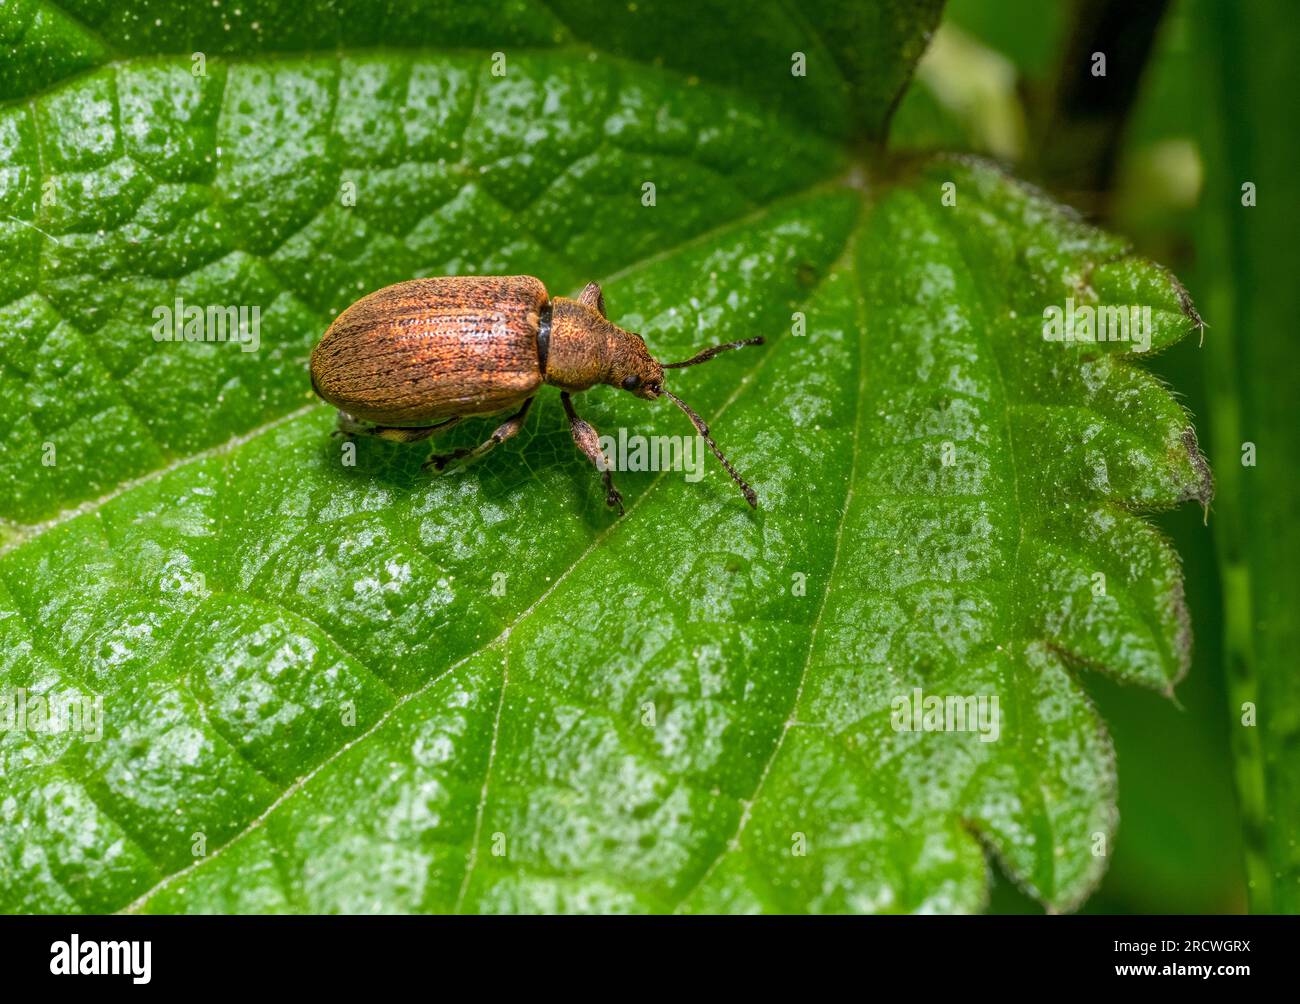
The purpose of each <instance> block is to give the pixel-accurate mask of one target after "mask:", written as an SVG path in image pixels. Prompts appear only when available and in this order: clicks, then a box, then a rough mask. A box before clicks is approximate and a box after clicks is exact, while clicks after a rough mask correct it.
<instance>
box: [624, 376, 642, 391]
mask: <svg viewBox="0 0 1300 1004" xmlns="http://www.w3.org/2000/svg"><path fill="white" fill-rule="evenodd" d="M640 386H641V378H640V377H639V376H637V375H636V374H635V373H631V374H629V375H628V376H625V377H624V378H623V389H624V390H636V389H637V388H638V387H640Z"/></svg>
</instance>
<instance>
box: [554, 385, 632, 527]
mask: <svg viewBox="0 0 1300 1004" xmlns="http://www.w3.org/2000/svg"><path fill="white" fill-rule="evenodd" d="M560 400H561V401H562V402H564V413H565V414H566V415H568V416H569V431H570V432H571V433H573V441H574V442H575V443H577V444H578V449H580V450H581V451H582V452H583V453H585V454H586V455H587V459H588V460H590V461H591V462H592V463H593V464H595V465H596V470H598V471H600V479H601V480H602V481H603V482H605V504H606V505H607V506H609V507H610V508H611V509H612V508H613V507H614V506H618V514H619V515H620V516H622V515H623V496H622V495H620V494H619V491H618V489H617V488H615V487H614V479H613V478H612V477H610V473H609V458H608V457H606V456H605V453H604V451H603V450H601V448H600V436H599V435H598V434H597V433H596V430H595V428H594V427H593V426H592V425H591V423H590V422H588V421H586V420H585V419H582V418H579V417H578V413H577V412H576V411H574V410H573V402H572V401H571V400H570V399H569V393H568V391H561V392H560Z"/></svg>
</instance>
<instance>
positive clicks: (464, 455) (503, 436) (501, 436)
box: [422, 397, 533, 471]
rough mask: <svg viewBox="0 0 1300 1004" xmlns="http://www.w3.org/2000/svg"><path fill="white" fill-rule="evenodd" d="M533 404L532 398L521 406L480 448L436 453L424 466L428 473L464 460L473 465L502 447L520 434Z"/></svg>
mask: <svg viewBox="0 0 1300 1004" xmlns="http://www.w3.org/2000/svg"><path fill="white" fill-rule="evenodd" d="M532 403H533V399H532V398H531V397H530V398H529V399H528V400H526V401H525V402H524V403H523V404H522V405H520V406H519V410H518V411H517V412H515V413H514V414H513V415H511V416H510V417H509V418H507V419H506V420H505V421H504V422H502V423H501V424H500V425H498V426H497V431H496V432H494V433H492V435H491V436H489V437H488V438H487V439H485V440H484V441H483V442H481V443H479V444H478V446H476V447H474V448H473V449H472V450H466V449H463V448H462V449H459V450H454V451H452V452H451V453H435V454H434V455H433V456H432V457H430V458H429V459H428V460H426V461H425V462H424V464H423V465H422V466H423V467H424V469H425V470H426V471H427V470H428V469H429V468H430V467H432V468H433V469H434V470H438V471H440V470H442V469H443V468H444V467H446V466H447V465H448V464H449V463H451V462H452V461H453V460H464V461H465V462H466V463H471V462H472V461H475V460H477V459H478V458H479V457H481V456H483V455H484V454H486V453H490V452H492V450H494V449H495V448H496V447H498V446H500V445H501V444H502V443H504V442H505V441H506V440H507V439H510V438H512V437H514V436H517V435H518V434H519V430H520V429H522V428H523V427H524V419H525V418H527V417H528V409H529V408H530V407H531V406H532Z"/></svg>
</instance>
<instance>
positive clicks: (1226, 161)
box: [890, 0, 1300, 913]
mask: <svg viewBox="0 0 1300 1004" xmlns="http://www.w3.org/2000/svg"><path fill="white" fill-rule="evenodd" d="M1288 8H1290V9H1288ZM1297 15H1300V10H1298V9H1295V8H1294V7H1293V5H1290V4H1284V3H1271V2H1269V0H1181V2H1180V0H1169V2H1164V0H949V4H948V7H947V9H946V12H945V15H944V20H943V23H942V24H941V27H940V30H939V32H938V33H937V34H936V36H935V38H934V39H933V41H932V43H931V46H930V48H929V50H928V52H927V54H926V56H925V58H924V59H923V60H922V62H921V64H920V66H919V67H918V70H917V75H916V80H915V81H914V83H913V85H912V87H911V88H910V89H909V91H908V92H907V94H906V95H905V96H904V98H903V100H902V102H901V103H900V106H899V108H898V111H897V114H896V117H895V120H894V124H893V128H892V133H891V140H890V145H891V146H892V147H893V148H895V149H911V148H917V149H924V148H930V147H936V148H962V149H967V150H972V151H975V152H979V153H982V154H985V155H988V156H992V157H994V158H996V159H998V160H1001V161H1003V162H1004V163H1006V164H1007V165H1008V166H1009V167H1011V168H1012V169H1013V170H1014V171H1015V172H1016V173H1017V174H1019V175H1020V176H1022V177H1025V178H1027V179H1029V180H1031V181H1033V182H1034V183H1036V184H1038V185H1040V186H1042V187H1044V188H1046V189H1047V190H1049V191H1050V192H1052V193H1053V194H1054V195H1055V196H1056V197H1057V198H1059V199H1061V200H1062V201H1064V202H1066V203H1068V204H1070V205H1072V206H1074V207H1075V208H1076V209H1078V210H1079V211H1080V212H1081V213H1082V214H1083V215H1084V216H1085V217H1086V218H1088V219H1090V220H1092V221H1093V222H1095V223H1097V224H1098V225H1100V226H1103V227H1105V228H1107V229H1110V230H1112V231H1115V232H1118V233H1120V234H1123V235H1125V236H1127V237H1128V238H1129V239H1130V240H1131V241H1132V242H1133V244H1134V245H1135V247H1136V248H1137V250H1138V251H1140V252H1141V253H1143V254H1145V255H1147V256H1149V257H1151V258H1153V259H1155V260H1156V261H1159V262H1161V263H1162V264H1164V265H1166V266H1168V267H1169V268H1170V269H1172V270H1173V272H1174V273H1175V274H1176V275H1178V276H1179V277H1180V279H1182V281H1183V282H1184V283H1185V285H1186V286H1187V287H1188V289H1189V291H1190V293H1191V295H1192V297H1193V299H1194V301H1195V302H1196V304H1197V306H1198V308H1199V310H1200V313H1201V314H1202V316H1203V317H1204V318H1205V320H1206V321H1207V324H1208V327H1207V329H1206V335H1205V339H1204V342H1203V344H1200V345H1198V344H1197V343H1196V341H1194V340H1189V341H1186V342H1184V343H1182V344H1181V345H1179V346H1177V347H1176V348H1175V349H1174V350H1171V351H1170V352H1168V353H1166V354H1165V355H1163V356H1160V357H1157V358H1156V359H1154V360H1152V362H1151V364H1150V365H1151V367H1152V369H1153V370H1154V371H1155V372H1157V373H1158V374H1159V375H1160V376H1162V377H1163V378H1164V379H1165V380H1167V381H1168V383H1169V384H1170V385H1171V386H1172V387H1173V388H1174V389H1175V391H1176V392H1177V393H1178V394H1179V395H1180V397H1181V399H1182V400H1183V403H1184V404H1185V405H1186V407H1187V408H1188V409H1189V410H1190V411H1191V413H1192V414H1193V416H1194V417H1195V420H1196V427H1197V432H1198V435H1199V437H1200V441H1201V444H1202V448H1203V449H1204V450H1205V451H1206V453H1207V454H1208V455H1209V456H1210V459H1211V463H1212V465H1213V467H1214V471H1215V479H1216V498H1215V501H1214V504H1213V505H1212V506H1211V508H1210V510H1209V512H1208V513H1202V512H1201V511H1199V510H1198V509H1196V508H1194V507H1192V508H1189V507H1182V508H1179V509H1177V510H1174V511H1172V512H1168V513H1164V514H1160V515H1158V516H1157V517H1155V519H1156V522H1157V523H1158V525H1159V526H1160V527H1161V528H1162V529H1163V530H1164V532H1165V533H1166V534H1168V535H1169V536H1170V537H1171V538H1172V540H1173V541H1174V543H1175V545H1176V547H1177V549H1178V552H1179V554H1180V555H1181V556H1182V559H1183V565H1184V573H1185V578H1186V590H1187V603H1188V607H1189V609H1190V612H1191V617H1192V625H1193V630H1194V637H1195V648H1194V656H1193V662H1192V667H1191V670H1190V672H1189V673H1188V676H1187V678H1186V679H1185V680H1184V681H1183V682H1182V684H1180V685H1179V687H1178V690H1177V698H1176V701H1175V702H1170V701H1168V700H1166V699H1164V698H1162V697H1160V696H1158V695H1155V694H1151V693H1146V692H1142V691H1138V690H1136V689H1132V688H1123V687H1120V686H1117V685H1115V684H1113V683H1111V682H1110V681H1108V680H1105V679H1102V678H1100V677H1098V676H1096V675H1092V676H1089V677H1088V678H1087V679H1086V680H1085V685H1086V686H1087V687H1088V688H1089V690H1090V692H1091V693H1092V695H1093V697H1094V699H1095V701H1096V702H1097V704H1098V706H1099V708H1100V710H1101V712H1102V714H1103V716H1104V718H1105V719H1106V721H1107V722H1108V723H1109V726H1110V729H1111V733H1112V735H1113V737H1114V741H1115V746H1116V752H1117V756H1118V762H1119V785H1120V787H1119V807H1120V827H1119V833H1118V837H1117V839H1116V842H1115V846H1114V847H1113V848H1112V849H1111V862H1110V868H1109V871H1108V873H1107V876H1106V878H1105V880H1104V882H1103V883H1102V885H1101V887H1100V889H1099V890H1098V891H1097V893H1096V894H1095V895H1094V896H1093V897H1092V899H1091V900H1090V901H1089V903H1088V904H1087V906H1086V907H1085V912H1090V913H1238V912H1244V911H1246V910H1248V909H1249V910H1254V911H1258V912H1294V911H1295V910H1297V909H1298V908H1300V893H1298V892H1297V888H1298V885H1297V882H1298V879H1300V853H1298V852H1297V848H1296V831H1297V822H1300V820H1298V818H1297V817H1298V816H1300V783H1298V782H1297V776H1298V775H1300V683H1297V680H1298V679H1300V673H1297V672H1296V671H1295V670H1294V669H1293V668H1292V666H1291V665H1290V664H1289V663H1288V661H1287V660H1288V658H1289V656H1290V653H1293V652H1296V651H1300V637H1297V620H1298V617H1297V607H1298V606H1300V602H1297V595H1296V593H1297V585H1296V583H1297V581H1300V574H1297V572H1296V557H1297V551H1300V541H1298V540H1297V529H1296V527H1297V525H1300V511H1298V509H1297V501H1296V494H1295V492H1294V490H1293V487H1292V486H1293V484H1294V480H1295V478H1294V473H1293V465H1292V460H1293V458H1296V457H1297V456H1300V443H1297V442H1296V439H1297V437H1298V436H1300V432H1298V431H1297V430H1300V417H1298V415H1297V408H1296V402H1297V401H1300V381H1298V380H1297V367H1296V365H1295V361H1294V358H1293V356H1292V353H1291V344H1292V342H1293V341H1294V339H1295V330H1296V321H1295V318H1297V317H1300V304H1298V303H1297V288H1300V283H1298V282H1297V278H1298V276H1300V261H1298V258H1300V256H1298V255H1297V251H1296V246H1297V242H1296V237H1295V233H1294V227H1295V224H1296V223H1297V214H1296V212H1295V207H1296V200H1295V196H1294V194H1293V189H1292V184H1293V183H1292V181H1291V179H1290V177H1289V174H1290V173H1291V168H1292V167H1293V166H1294V165H1296V164H1297V163H1300V151H1297V150H1296V146H1297V139H1296V135H1297V130H1296V128H1295V122H1294V121H1293V120H1294V112H1293V111H1292V106H1294V105H1295V104H1296V103H1297V98H1296V94H1297V90H1298V88H1297V83H1298V81H1297V79H1296V74H1295V71H1294V68H1293V65H1292V57H1293V56H1294V54H1295V53H1296V52H1297V51H1300V48H1298V47H1297V46H1296V45H1295V42H1296V36H1297V34H1300V33H1298V32H1297V30H1296V28H1295V26H1294V23H1295V22H1296V20H1297ZM1097 52H1101V53H1104V54H1105V57H1106V75H1105V78H1098V77H1096V76H1095V75H1094V74H1093V72H1092V71H1093V67H1094V65H1095V55H1094V54H1095V53H1097ZM1247 181H1249V182H1251V183H1252V184H1253V185H1254V186H1255V195H1256V199H1257V200H1258V202H1257V204H1256V205H1255V206H1244V205H1243V204H1242V185H1243V184H1244V183H1245V182H1247ZM1247 441H1249V442H1254V443H1255V444H1256V450H1257V463H1256V466H1255V467H1245V466H1243V465H1242V462H1241V448H1242V443H1243V442H1247ZM1246 701H1250V702H1252V703H1253V704H1255V705H1256V706H1257V713H1258V721H1259V724H1258V725H1257V726H1256V727H1254V728H1250V727H1246V726H1243V725H1242V723H1241V717H1242V712H1241V708H1242V706H1243V703H1244V702H1246ZM992 907H993V910H994V911H995V912H1038V911H1039V910H1040V909H1041V908H1039V907H1038V906H1037V905H1036V904H1035V903H1033V901H1031V900H1030V899H1029V898H1028V897H1025V896H1023V895H1022V894H1021V893H1020V892H1019V891H1018V890H1017V889H1015V888H1014V887H1013V886H1012V885H1010V884H1009V883H1008V882H1007V881H1006V880H1005V878H1003V877H1002V876H999V878H998V881H997V884H996V886H995V890H994V895H993V903H992Z"/></svg>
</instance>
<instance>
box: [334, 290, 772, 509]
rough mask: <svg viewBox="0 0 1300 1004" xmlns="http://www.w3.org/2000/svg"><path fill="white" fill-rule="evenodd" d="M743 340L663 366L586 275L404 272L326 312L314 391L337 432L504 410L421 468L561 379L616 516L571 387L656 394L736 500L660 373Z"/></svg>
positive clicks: (386, 431) (404, 429)
mask: <svg viewBox="0 0 1300 1004" xmlns="http://www.w3.org/2000/svg"><path fill="white" fill-rule="evenodd" d="M762 343H763V339H762V338H761V337H759V338H746V339H744V340H743V341H738V342H727V343H725V344H723V345H715V346H713V347H712V348H708V349H704V350H703V351H702V352H699V353H697V354H696V355H694V356H692V357H691V358H690V359H686V360H683V361H682V362H677V363H661V362H659V361H658V360H657V359H655V358H654V356H652V355H651V354H650V350H649V349H647V348H646V344H645V341H644V340H643V339H642V338H641V336H640V335H638V334H635V333H634V332H631V331H625V330H623V329H622V328H620V327H618V326H617V325H615V324H612V323H611V322H610V321H609V320H608V319H607V318H606V316H605V297H604V295H603V294H602V293H601V290H600V287H599V286H598V285H597V284H596V283H594V282H590V283H588V284H587V286H586V288H585V289H583V291H582V293H581V294H580V295H579V296H578V298H577V299H576V300H571V299H568V298H567V297H563V296H557V297H555V298H554V299H552V298H551V297H549V296H548V295H547V293H546V287H545V286H543V285H542V284H541V282H540V281H538V280H537V279H534V278H533V277H532V276H527V275H510V276H462V277H445V278H434V279H412V280H410V281H408V282H399V283H397V284H396V285H394V286H388V287H386V288H384V289H381V290H378V291H376V292H374V293H371V294H370V295H368V296H365V297H362V298H361V299H360V300H358V301H357V302H356V303H354V304H352V306H350V307H348V308H347V309H346V310H345V311H343V313H341V314H339V316H338V317H337V318H335V319H334V323H333V324H331V325H330V326H329V330H327V331H326V332H325V334H324V336H323V337H322V338H321V340H320V342H319V344H317V346H316V348H315V349H314V350H313V351H312V354H311V385H312V389H313V390H314V391H315V392H316V393H317V394H318V395H319V396H320V397H321V398H323V399H324V400H325V401H327V402H328V403H330V404H332V405H333V406H334V407H336V408H338V410H339V417H338V429H337V432H336V434H342V435H346V436H352V435H364V436H378V437H380V438H382V439H387V440H390V441H392V442H398V443H415V442H419V441H420V440H422V439H427V438H428V437H429V436H433V435H436V434H437V433H439V432H444V431H446V430H447V429H450V428H451V427H452V426H454V425H456V424H457V423H458V422H460V421H461V420H462V419H464V418H467V417H469V416H472V415H493V414H497V413H499V412H504V411H509V412H510V415H509V416H508V417H507V418H506V419H505V420H504V421H502V423H501V424H500V425H499V426H498V427H497V429H496V431H495V432H493V433H492V435H491V437H490V438H489V439H487V440H486V441H485V442H483V443H481V444H480V445H479V446H477V447H475V448H473V449H459V450H456V451H455V452H454V453H448V454H437V455H434V456H432V457H430V458H429V459H428V460H427V461H426V462H425V465H424V466H425V468H426V469H427V468H429V467H433V468H435V469H437V470H440V471H441V470H442V469H443V468H445V467H446V466H447V464H448V463H450V462H452V461H454V460H463V461H465V462H467V463H468V462H470V461H472V460H475V459H477V458H478V457H481V456H482V455H483V454H485V453H487V452H488V451H489V450H491V449H492V448H493V447H495V446H496V445H497V444H499V443H502V442H505V440H507V439H509V438H510V437H511V436H514V435H515V434H516V433H518V432H519V430H520V429H522V428H523V425H524V418H525V417H526V416H527V414H528V408H529V406H530V405H531V404H532V403H533V397H534V396H535V395H536V394H537V391H538V390H539V389H540V388H541V386H542V384H551V385H552V386H554V387H558V388H560V400H561V402H562V403H563V404H564V411H565V414H567V415H568V416H569V431H570V432H571V433H572V434H573V441H574V442H575V443H576V444H577V445H578V449H579V450H581V451H582V452H583V453H584V454H586V456H587V457H588V459H590V460H591V462H592V463H593V464H595V465H596V469H597V470H598V471H600V472H601V477H602V479H603V480H604V484H605V501H606V502H607V503H608V504H609V505H610V506H617V507H618V511H619V515H620V516H621V515H622V514H623V496H621V495H620V494H619V493H618V491H617V490H616V489H615V488H614V484H613V480H612V479H611V477H610V472H609V463H608V461H607V459H606V457H605V455H604V453H602V452H601V449H600V444H599V441H598V440H599V437H598V436H597V433H596V430H595V429H594V428H592V426H591V425H589V424H588V423H587V422H585V421H583V419H581V418H579V417H578V413H577V412H576V411H574V410H573V401H572V399H571V395H572V394H576V393H578V392H579V391H584V390H587V389H589V388H591V387H594V386H595V385H596V384H609V385H610V386H613V387H621V388H622V389H623V390H626V391H629V392H630V393H632V394H635V395H636V396H637V397H640V398H644V399H645V400H647V401H653V400H654V399H655V398H657V397H659V396H660V395H663V396H664V397H666V398H668V400H670V401H672V402H673V404H675V405H676V406H677V407H678V408H680V409H681V410H682V411H683V412H684V413H685V414H686V417H687V418H689V419H690V420H691V423H692V424H693V425H694V426H695V429H696V431H697V432H698V433H699V434H700V436H702V437H703V438H704V441H705V442H706V443H708V444H709V449H710V450H712V451H713V455H714V456H715V457H717V458H718V460H719V461H720V462H721V463H722V466H723V467H724V468H725V469H726V471H727V473H728V474H730V475H731V479H732V480H733V481H735V482H736V484H737V485H739V486H740V490H741V492H742V493H744V496H745V500H746V501H747V502H748V503H749V504H750V505H751V506H754V507H757V505H758V498H757V496H756V495H755V494H754V489H752V488H750V487H749V485H748V484H746V483H745V480H744V479H743V478H742V477H741V476H740V475H739V474H737V473H736V469H735V468H734V467H732V466H731V464H730V463H729V462H728V460H727V458H726V457H724V456H723V455H722V451H721V450H719V449H718V447H717V444H716V443H714V441H713V438H712V437H711V436H710V435H709V427H708V426H707V425H706V424H705V423H704V420H703V419H702V418H700V416H699V415H697V414H696V413H695V412H694V411H693V410H692V409H691V408H690V407H689V406H688V405H687V404H686V402H684V401H683V400H682V399H681V398H679V397H677V396H676V395H674V394H673V393H672V392H670V391H669V390H667V389H666V388H665V387H664V370H667V369H680V368H682V367H684V366H695V365H698V364H699V363H702V362H707V361H708V360H710V359H712V358H713V357H714V356H716V355H717V354H718V353H719V352H725V351H726V350H727V349H736V348H740V347H741V346H743V345H761V344H762Z"/></svg>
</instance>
